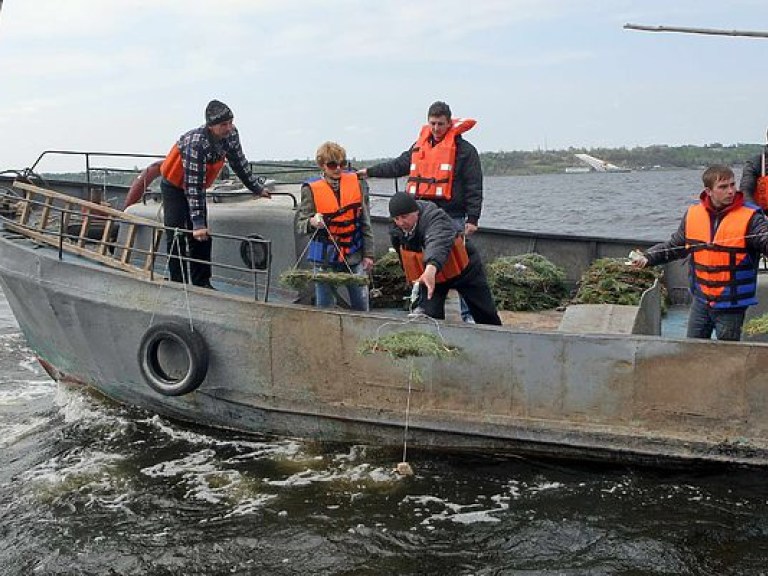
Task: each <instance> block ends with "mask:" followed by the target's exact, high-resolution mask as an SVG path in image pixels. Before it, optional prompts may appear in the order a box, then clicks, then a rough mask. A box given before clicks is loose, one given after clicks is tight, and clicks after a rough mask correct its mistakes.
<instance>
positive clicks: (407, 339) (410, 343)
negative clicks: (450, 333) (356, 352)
mask: <svg viewBox="0 0 768 576" xmlns="http://www.w3.org/2000/svg"><path fill="white" fill-rule="evenodd" d="M374 352H386V353H387V354H389V355H390V356H391V357H392V358H412V357H416V356H432V357H434V358H452V357H455V356H458V355H459V354H460V353H461V349H460V348H459V347H458V346H451V345H449V344H446V343H445V342H443V340H442V338H440V337H439V336H437V335H436V334H432V333H431V332H420V331H418V330H406V331H404V332H393V333H391V334H387V335H386V336H380V337H378V338H369V339H367V340H365V341H364V342H363V344H362V346H361V347H360V353H361V354H373V353H374Z"/></svg>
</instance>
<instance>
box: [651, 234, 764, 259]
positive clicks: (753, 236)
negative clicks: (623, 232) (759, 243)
mask: <svg viewBox="0 0 768 576" xmlns="http://www.w3.org/2000/svg"><path fill="white" fill-rule="evenodd" d="M764 236H765V234H746V235H744V236H733V237H732V238H722V239H721V240H720V241H719V243H718V244H715V243H714V242H698V243H696V244H690V245H683V246H676V247H674V248H657V249H655V250H645V251H642V250H641V252H642V253H643V254H646V255H647V254H662V253H664V252H678V251H680V250H691V248H700V247H702V246H724V243H725V242H729V241H731V240H741V239H742V238H743V239H744V240H748V239H750V238H762V237H764Z"/></svg>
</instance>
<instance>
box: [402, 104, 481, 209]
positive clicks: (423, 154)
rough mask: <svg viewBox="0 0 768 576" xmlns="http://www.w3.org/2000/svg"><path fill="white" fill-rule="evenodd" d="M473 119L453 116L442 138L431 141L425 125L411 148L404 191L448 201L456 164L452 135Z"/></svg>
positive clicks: (473, 121)
mask: <svg viewBox="0 0 768 576" xmlns="http://www.w3.org/2000/svg"><path fill="white" fill-rule="evenodd" d="M475 124H477V122H476V121H475V120H472V119H469V118H466V119H461V118H454V119H453V120H452V121H451V127H450V128H449V129H448V132H446V134H445V137H444V138H443V139H442V140H441V141H440V142H438V143H437V144H434V145H433V144H432V143H431V140H430V138H431V136H432V131H431V129H430V127H429V124H426V125H425V126H424V127H423V128H422V129H421V133H420V134H419V139H418V140H417V141H416V144H414V145H413V148H412V149H411V172H410V174H409V175H408V181H407V183H406V185H405V189H406V191H407V192H408V193H409V194H411V195H413V196H415V197H416V198H423V199H426V200H437V199H440V200H450V199H451V191H452V187H453V179H454V167H455V166H454V164H455V163H456V137H457V136H458V135H459V134H463V133H464V132H466V131H467V130H469V129H471V128H472V127H473V126H474V125H475Z"/></svg>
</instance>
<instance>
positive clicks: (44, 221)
mask: <svg viewBox="0 0 768 576" xmlns="http://www.w3.org/2000/svg"><path fill="white" fill-rule="evenodd" d="M52 206H53V198H46V199H45V205H44V206H43V212H42V214H40V227H41V228H46V227H47V226H48V219H49V218H50V216H51V207H52Z"/></svg>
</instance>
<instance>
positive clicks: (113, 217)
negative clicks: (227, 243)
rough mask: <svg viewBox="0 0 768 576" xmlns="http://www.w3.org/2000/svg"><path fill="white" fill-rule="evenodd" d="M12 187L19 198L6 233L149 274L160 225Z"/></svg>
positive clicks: (32, 189) (35, 189)
mask: <svg viewBox="0 0 768 576" xmlns="http://www.w3.org/2000/svg"><path fill="white" fill-rule="evenodd" d="M13 187H14V188H15V189H16V190H17V191H19V192H20V194H21V196H20V198H19V199H18V201H17V210H16V214H15V218H13V219H11V220H6V221H5V222H4V226H5V228H6V229H9V230H12V231H14V232H17V233H18V234H21V235H22V236H25V237H27V238H30V239H32V240H34V241H36V242H39V243H40V244H45V245H49V246H54V247H56V248H58V249H59V250H60V251H63V252H67V253H70V254H76V255H78V256H82V257H84V258H88V259H90V260H94V261H97V262H100V263H101V264H104V265H106V266H110V267H112V268H118V269H120V270H123V271H125V272H129V273H131V274H134V275H139V276H142V277H150V276H152V273H153V268H154V264H155V259H156V256H157V253H158V247H159V245H160V240H161V239H162V236H163V227H162V225H161V224H160V223H158V222H155V221H154V220H149V219H146V218H141V217H139V216H133V215H131V214H126V213H125V212H122V211H120V210H115V209H114V208H111V207H109V206H103V205H101V204H96V203H93V202H88V201H87V200H81V199H79V198H76V197H74V196H69V195H67V194H61V193H60V192H54V191H53V190H48V189H46V188H40V187H38V186H33V185H32V184H27V183H24V182H18V181H17V182H14V183H13ZM77 223H79V227H76V224H77ZM102 226H103V231H102V232H101V234H100V236H99V237H94V231H95V232H97V233H98V230H99V229H100V228H101V227H102ZM73 227H76V230H73Z"/></svg>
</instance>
